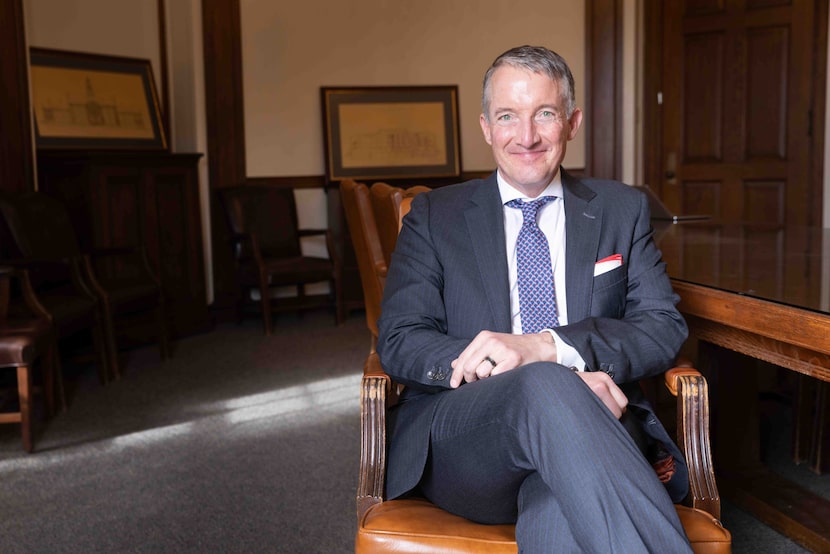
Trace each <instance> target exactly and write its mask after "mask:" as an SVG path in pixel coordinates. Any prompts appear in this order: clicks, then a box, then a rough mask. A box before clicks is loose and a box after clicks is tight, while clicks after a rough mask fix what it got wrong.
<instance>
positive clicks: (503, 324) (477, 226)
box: [464, 173, 511, 333]
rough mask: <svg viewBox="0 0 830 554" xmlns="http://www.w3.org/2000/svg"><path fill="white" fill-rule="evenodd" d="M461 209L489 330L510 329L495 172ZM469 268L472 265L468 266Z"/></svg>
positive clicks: (501, 226) (502, 227)
mask: <svg viewBox="0 0 830 554" xmlns="http://www.w3.org/2000/svg"><path fill="white" fill-rule="evenodd" d="M470 202H471V203H470V205H469V206H468V207H467V208H466V209H465V210H464V219H465V220H466V222H467V231H468V233H469V238H470V244H471V249H472V251H473V253H474V254H475V260H476V268H475V269H476V270H477V271H478V272H479V274H480V275H481V282H482V283H483V285H484V292H485V295H486V296H487V300H488V302H489V304H490V310H491V313H492V316H493V323H494V326H493V328H492V329H493V330H494V331H496V332H501V333H509V332H510V331H511V320H510V284H509V282H508V279H507V250H506V247H505V243H504V211H503V210H504V209H503V207H502V204H501V195H499V187H498V182H497V180H496V174H495V173H493V174H491V175H490V177H488V178H487V179H486V180H485V181H483V182H482V184H481V185H480V186H479V187H478V189H477V190H476V192H475V193H474V194H473V195H472V197H471V198H470ZM471 269H472V268H471Z"/></svg>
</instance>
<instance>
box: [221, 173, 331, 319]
mask: <svg viewBox="0 0 830 554" xmlns="http://www.w3.org/2000/svg"><path fill="white" fill-rule="evenodd" d="M220 195H221V199H222V205H223V207H224V210H225V215H226V218H227V223H228V228H229V230H230V233H231V247H232V249H233V256H234V261H235V264H236V278H237V281H238V284H239V301H238V303H237V311H238V314H239V316H240V317H241V315H242V310H243V308H244V306H245V305H246V304H250V303H251V302H254V303H255V304H257V305H258V306H259V309H260V311H261V313H262V323H263V327H264V329H265V334H266V335H270V334H271V331H272V328H273V322H272V319H271V312H272V310H281V311H287V310H301V309H308V308H319V307H322V306H330V305H332V304H334V307H335V319H336V322H337V324H338V325H339V324H341V323H342V322H343V319H344V309H343V295H342V291H341V273H342V271H341V268H340V261H339V257H338V256H336V255H335V248H334V241H333V237H332V234H331V231H330V230H327V229H300V228H299V223H298V219H297V206H296V203H295V199H294V190H293V189H290V188H277V187H253V186H234V187H226V188H223V189H222V190H221V191H220ZM313 236H322V237H324V238H325V241H326V249H327V251H328V256H329V257H328V258H323V257H318V256H307V255H304V254H303V252H302V244H301V239H302V238H304V237H313ZM320 282H328V283H329V285H330V287H331V290H330V292H329V293H327V294H313V295H309V294H307V293H306V285H309V284H312V283H320ZM286 286H291V287H294V288H295V290H296V292H297V296H294V297H283V298H277V297H273V296H272V294H271V292H272V290H273V289H275V288H278V287H286ZM253 291H257V293H258V294H259V298H258V299H254V297H253V296H252V293H253Z"/></svg>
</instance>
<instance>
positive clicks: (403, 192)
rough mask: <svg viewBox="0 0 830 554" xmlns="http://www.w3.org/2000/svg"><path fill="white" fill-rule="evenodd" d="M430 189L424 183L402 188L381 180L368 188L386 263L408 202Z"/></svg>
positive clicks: (393, 247) (393, 246) (396, 238)
mask: <svg viewBox="0 0 830 554" xmlns="http://www.w3.org/2000/svg"><path fill="white" fill-rule="evenodd" d="M430 190H432V189H430V188H429V187H427V186H424V185H416V186H414V187H409V188H402V187H394V186H392V185H389V184H387V183H383V182H377V183H374V184H373V185H372V186H371V187H370V188H369V197H370V199H371V201H372V212H373V213H374V215H375V221H376V223H377V229H378V234H379V236H380V245H381V249H382V250H383V257H384V258H385V259H386V264H387V265H389V262H390V261H391V259H392V251H393V250H395V244H396V243H397V241H398V233H399V232H400V230H401V221H402V220H403V216H404V215H406V213H405V212H406V211H408V209H409V203H410V202H411V201H412V199H413V198H414V197H415V196H416V195H418V194H420V193H422V192H429V191H430ZM402 206H404V213H402V211H401V207H402Z"/></svg>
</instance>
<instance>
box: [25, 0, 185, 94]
mask: <svg viewBox="0 0 830 554" xmlns="http://www.w3.org/2000/svg"><path fill="white" fill-rule="evenodd" d="M175 1H176V2H179V1H181V0H175ZM23 7H24V12H25V15H26V27H27V29H26V34H27V40H28V41H29V46H37V47H40V48H55V49H57V50H72V51H75V52H87V53H91V54H108V55H112V56H126V57H130V58H142V59H149V60H150V65H152V67H153V76H154V77H155V81H156V89H157V90H158V91H159V101H162V99H161V95H160V93H161V87H160V86H159V85H160V83H161V81H160V75H161V73H160V64H159V59H160V58H159V35H158V5H157V3H156V0H23Z"/></svg>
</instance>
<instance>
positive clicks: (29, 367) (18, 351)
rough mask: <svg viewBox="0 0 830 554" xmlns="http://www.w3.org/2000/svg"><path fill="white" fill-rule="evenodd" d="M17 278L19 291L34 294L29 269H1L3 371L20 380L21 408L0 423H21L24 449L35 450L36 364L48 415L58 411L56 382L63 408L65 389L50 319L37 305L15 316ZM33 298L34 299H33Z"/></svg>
mask: <svg viewBox="0 0 830 554" xmlns="http://www.w3.org/2000/svg"><path fill="white" fill-rule="evenodd" d="M13 279H17V281H18V290H19V291H24V292H25V293H27V294H28V293H30V291H31V289H30V287H29V284H28V281H27V280H28V276H27V274H26V271H25V270H17V269H14V268H11V267H0V371H8V370H10V369H13V370H14V371H15V373H16V377H17V403H18V405H17V409H16V410H15V411H11V412H6V411H3V412H0V423H19V424H20V429H21V435H22V438H23V449H24V450H25V451H26V452H31V451H32V450H33V449H34V439H33V433H32V427H33V421H32V420H33V415H32V411H33V410H32V402H33V392H34V386H33V375H32V372H33V370H34V364H35V362H36V361H38V360H39V361H40V366H41V367H42V369H43V371H42V377H43V390H44V395H45V397H46V411H47V416H51V415H53V414H54V412H55V383H56V381H57V383H58V389H59V391H60V396H61V401H62V407H63V408H65V404H63V387H62V381H61V380H60V372H59V371H57V365H58V364H57V351H56V344H55V334H54V331H53V329H52V326H51V324H50V323H49V320H48V319H47V318H45V317H38V316H37V315H35V309H36V308H35V306H34V305H32V304H29V305H28V306H27V307H28V308H29V309H30V310H31V312H30V313H29V314H24V315H21V316H14V315H12V314H11V313H10V310H9V304H10V298H11V295H12V290H11V281H12V280H13ZM21 294H23V292H21ZM29 298H30V297H29Z"/></svg>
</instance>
